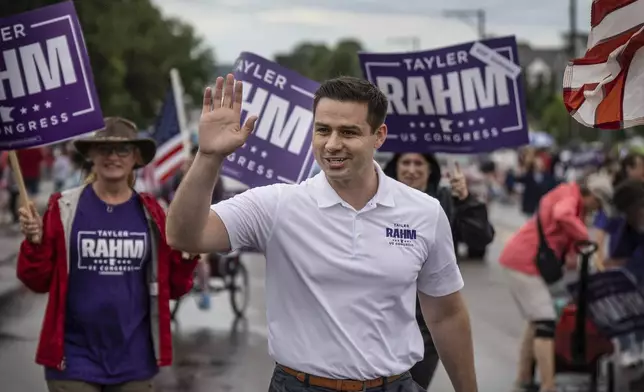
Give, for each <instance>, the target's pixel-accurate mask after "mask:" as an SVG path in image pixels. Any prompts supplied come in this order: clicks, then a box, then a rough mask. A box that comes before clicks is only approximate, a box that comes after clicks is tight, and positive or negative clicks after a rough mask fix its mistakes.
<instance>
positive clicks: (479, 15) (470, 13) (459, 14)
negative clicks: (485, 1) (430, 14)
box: [442, 8, 486, 39]
mask: <svg viewBox="0 0 644 392" xmlns="http://www.w3.org/2000/svg"><path fill="white" fill-rule="evenodd" d="M442 14H443V16H444V17H446V18H456V19H461V20H464V21H466V22H471V21H472V19H475V20H476V30H477V31H478V35H479V39H484V38H485V37H486V31H485V21H486V13H485V10H484V9H481V8H478V9H460V10H444V11H443V12H442Z"/></svg>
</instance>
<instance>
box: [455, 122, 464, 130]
mask: <svg viewBox="0 0 644 392" xmlns="http://www.w3.org/2000/svg"><path fill="white" fill-rule="evenodd" d="M456 125H457V126H458V127H459V128H463V125H464V124H463V121H459V122H457V123H456Z"/></svg>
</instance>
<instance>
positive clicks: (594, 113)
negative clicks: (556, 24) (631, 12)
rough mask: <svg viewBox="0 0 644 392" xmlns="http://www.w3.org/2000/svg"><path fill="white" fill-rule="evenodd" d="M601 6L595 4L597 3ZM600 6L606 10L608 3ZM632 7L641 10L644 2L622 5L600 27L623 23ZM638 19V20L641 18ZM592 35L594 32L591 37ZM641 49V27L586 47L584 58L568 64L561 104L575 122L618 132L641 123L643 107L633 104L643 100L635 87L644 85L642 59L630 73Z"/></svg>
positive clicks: (643, 29)
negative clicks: (562, 103) (616, 17)
mask: <svg viewBox="0 0 644 392" xmlns="http://www.w3.org/2000/svg"><path fill="white" fill-rule="evenodd" d="M600 2H601V0H598V1H597V2H596V3H600ZM614 3H615V2H612V3H611V4H612V5H614ZM603 4H605V5H607V6H609V2H608V1H605V2H604V3H603ZM634 5H638V6H640V7H642V6H644V1H643V0H638V1H637V2H632V3H630V4H628V5H624V6H623V7H621V8H619V9H618V10H615V11H614V12H612V13H611V14H610V15H609V16H607V17H606V19H605V20H604V22H602V23H605V22H606V21H609V20H610V21H611V23H613V24H615V23H621V22H623V20H624V17H625V16H624V15H625V14H624V13H623V11H624V10H627V9H632V8H631V7H633V6H634ZM642 12H644V8H642ZM616 14H620V17H621V18H622V19H615V16H614V15H616ZM641 15H644V13H643V14H641ZM639 19H640V20H641V16H640V17H639ZM594 32H595V29H593V31H592V32H591V35H592V34H593V33H594ZM589 41H590V40H589ZM589 43H591V42H589ZM642 48H644V24H642V25H640V26H638V27H636V28H631V29H630V30H628V31H627V32H624V33H622V34H620V35H619V36H617V37H613V38H611V39H609V40H606V41H604V42H602V43H599V44H597V45H596V46H591V47H589V50H588V51H587V52H586V55H585V56H584V58H582V59H576V60H573V61H571V62H570V64H569V66H568V67H566V73H565V75H564V102H565V105H566V109H567V110H568V111H569V112H570V113H571V114H572V115H573V117H574V118H575V119H576V120H577V121H579V122H581V123H582V124H584V125H587V126H592V127H597V128H602V129H620V128H622V127H624V126H630V125H628V124H633V123H637V122H638V121H644V105H642V104H639V103H635V102H633V101H634V100H638V101H639V100H641V99H642V96H644V93H643V92H642V87H639V86H637V87H636V86H635V85H634V83H640V84H642V83H643V82H644V81H640V80H643V79H644V74H643V71H642V68H643V66H642V65H644V55H643V60H642V64H641V65H639V66H638V67H637V68H634V69H631V67H632V66H633V59H634V57H635V56H636V54H638V53H640V51H641V50H642ZM629 83H630V86H631V87H630V88H629ZM638 87H639V88H638ZM627 90H628V93H627ZM638 97H639V98H638ZM626 102H629V106H628V118H626V119H625V117H624V113H625V111H624V108H625V105H626Z"/></svg>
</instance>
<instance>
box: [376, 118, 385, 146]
mask: <svg viewBox="0 0 644 392" xmlns="http://www.w3.org/2000/svg"><path fill="white" fill-rule="evenodd" d="M375 134H376V143H375V145H374V148H375V149H376V150H377V149H379V148H380V147H382V145H383V144H385V140H387V125H386V124H382V125H381V126H379V127H378V129H376V132H375Z"/></svg>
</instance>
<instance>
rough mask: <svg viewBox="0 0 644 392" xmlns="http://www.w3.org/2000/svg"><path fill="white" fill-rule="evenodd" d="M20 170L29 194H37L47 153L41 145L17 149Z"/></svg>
mask: <svg viewBox="0 0 644 392" xmlns="http://www.w3.org/2000/svg"><path fill="white" fill-rule="evenodd" d="M16 154H17V155H18V162H19V163H20V171H21V172H22V178H23V180H24V181H25V187H26V188H27V192H28V193H29V196H35V195H37V194H38V191H39V190H40V179H41V176H42V170H43V162H44V160H45V154H44V153H43V149H42V148H40V147H35V148H27V149H24V150H17V151H16Z"/></svg>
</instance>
